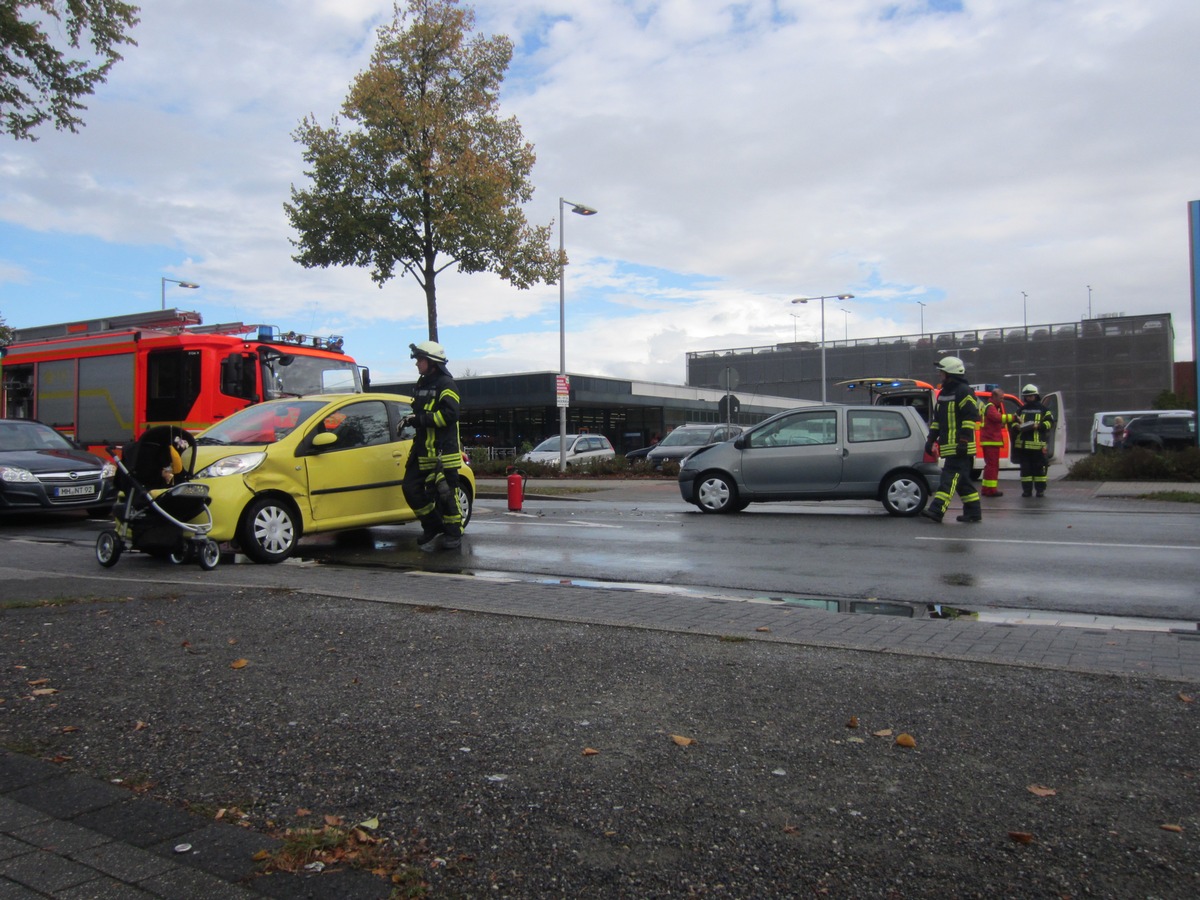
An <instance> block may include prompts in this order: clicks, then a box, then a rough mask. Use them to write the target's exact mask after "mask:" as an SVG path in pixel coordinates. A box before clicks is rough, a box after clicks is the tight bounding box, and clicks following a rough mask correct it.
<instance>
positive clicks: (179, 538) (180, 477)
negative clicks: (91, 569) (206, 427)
mask: <svg viewBox="0 0 1200 900" xmlns="http://www.w3.org/2000/svg"><path fill="white" fill-rule="evenodd" d="M107 450H108V452H109V455H110V456H112V457H113V458H114V460H115V461H116V464H117V487H118V488H120V490H121V496H120V498H119V499H118V500H117V505H116V506H115V507H113V518H114V520H115V521H114V522H113V527H112V528H109V529H106V530H105V531H102V532H101V533H100V536H99V537H97V538H96V561H97V562H99V563H100V565H102V566H104V567H105V568H108V567H110V566H115V565H116V564H117V560H119V559H120V558H121V554H122V553H123V552H124V551H125V550H126V548H129V549H133V550H141V551H143V552H145V553H149V554H150V555H151V556H157V557H160V558H163V559H169V560H170V561H171V562H173V563H185V562H188V561H190V560H196V561H197V562H199V563H200V568H201V569H204V570H205V571H207V570H209V569H214V568H216V566H217V563H219V562H220V561H221V548H220V547H218V546H217V543H216V541H213V540H210V539H209V537H208V533H209V532H210V531H212V527H213V518H212V512H211V511H210V510H209V508H208V504H209V497H208V485H206V484H200V483H198V482H194V481H192V480H191V478H192V476H193V475H194V474H195V473H194V472H193V471H192V464H193V461H194V460H195V458H196V453H195V450H196V441H195V438H193V437H192V436H191V434H189V433H188V432H187V431H185V430H184V429H182V428H178V427H176V426H174V425H157V426H155V427H153V428H150V429H147V430H146V432H145V434H143V435H142V436H141V437H140V438H138V439H137V440H136V441H135V442H134V443H133V444H132V445H130V446H129V447H128V448H127V449H126V450H125V452H124V453H123V454H120V455H118V454H117V453H116V452H115V451H116V448H115V447H108V448H107ZM184 459H187V460H188V463H187V464H186V465H185V464H184V462H183V460H184ZM200 516H203V517H204V519H206V520H207V521H201V522H200V523H199V524H189V522H190V520H192V519H195V518H198V517H200Z"/></svg>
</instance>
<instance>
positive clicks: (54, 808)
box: [8, 774, 129, 819]
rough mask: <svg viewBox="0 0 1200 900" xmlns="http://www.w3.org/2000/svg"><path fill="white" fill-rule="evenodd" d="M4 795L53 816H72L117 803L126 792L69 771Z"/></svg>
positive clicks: (127, 793)
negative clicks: (67, 773) (69, 773)
mask: <svg viewBox="0 0 1200 900" xmlns="http://www.w3.org/2000/svg"><path fill="white" fill-rule="evenodd" d="M8 796H9V797H10V798H11V799H13V800H16V801H18V802H19V803H24V804H26V805H27V806H32V807H33V808H34V809H39V810H41V811H42V812H45V813H48V814H49V815H52V816H54V817H55V818H56V819H73V818H75V816H78V815H80V814H81V813H85V812H88V811H89V810H94V809H100V808H102V807H105V806H111V805H113V804H114V803H120V802H121V801H122V800H125V799H127V798H128V797H129V792H128V791H125V790H122V789H121V788H119V787H115V786H114V785H111V784H106V783H105V782H103V781H98V780H97V779H95V778H89V777H87V776H86V775H74V774H71V775H63V776H61V777H59V778H50V779H47V780H46V781H43V782H40V783H39V784H35V785H31V786H30V787H25V788H21V789H20V790H16V791H12V792H11V793H9V795H8Z"/></svg>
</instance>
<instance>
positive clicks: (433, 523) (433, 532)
mask: <svg viewBox="0 0 1200 900" xmlns="http://www.w3.org/2000/svg"><path fill="white" fill-rule="evenodd" d="M441 543H442V523H441V520H440V519H438V518H437V517H436V516H422V517H421V536H420V537H419V538H417V546H418V547H419V548H420V549H422V550H424V551H426V552H427V553H428V552H432V551H434V550H436V549H438V547H439V546H441Z"/></svg>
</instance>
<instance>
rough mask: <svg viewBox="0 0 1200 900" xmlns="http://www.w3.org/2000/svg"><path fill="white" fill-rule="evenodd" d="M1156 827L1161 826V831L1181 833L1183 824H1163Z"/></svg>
mask: <svg viewBox="0 0 1200 900" xmlns="http://www.w3.org/2000/svg"><path fill="white" fill-rule="evenodd" d="M1158 827H1159V828H1161V829H1162V830H1163V831H1174V832H1175V833H1176V834H1183V826H1182V825H1171V824H1164V825H1159V826H1158Z"/></svg>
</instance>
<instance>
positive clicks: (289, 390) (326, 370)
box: [261, 350, 362, 400]
mask: <svg viewBox="0 0 1200 900" xmlns="http://www.w3.org/2000/svg"><path fill="white" fill-rule="evenodd" d="M261 359H262V367H263V379H262V381H263V393H264V394H265V395H266V396H265V397H264V398H263V399H264V400H275V399H278V398H281V397H303V396H305V395H307V394H338V393H356V392H361V391H362V382H361V381H360V380H359V378H360V377H359V373H358V367H357V366H356V365H355V364H354V363H353V362H352V361H350V360H338V359H328V358H326V357H321V356H304V355H301V354H293V353H280V352H277V351H274V350H272V351H270V352H268V351H266V350H264V351H263V352H262V353H261Z"/></svg>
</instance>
